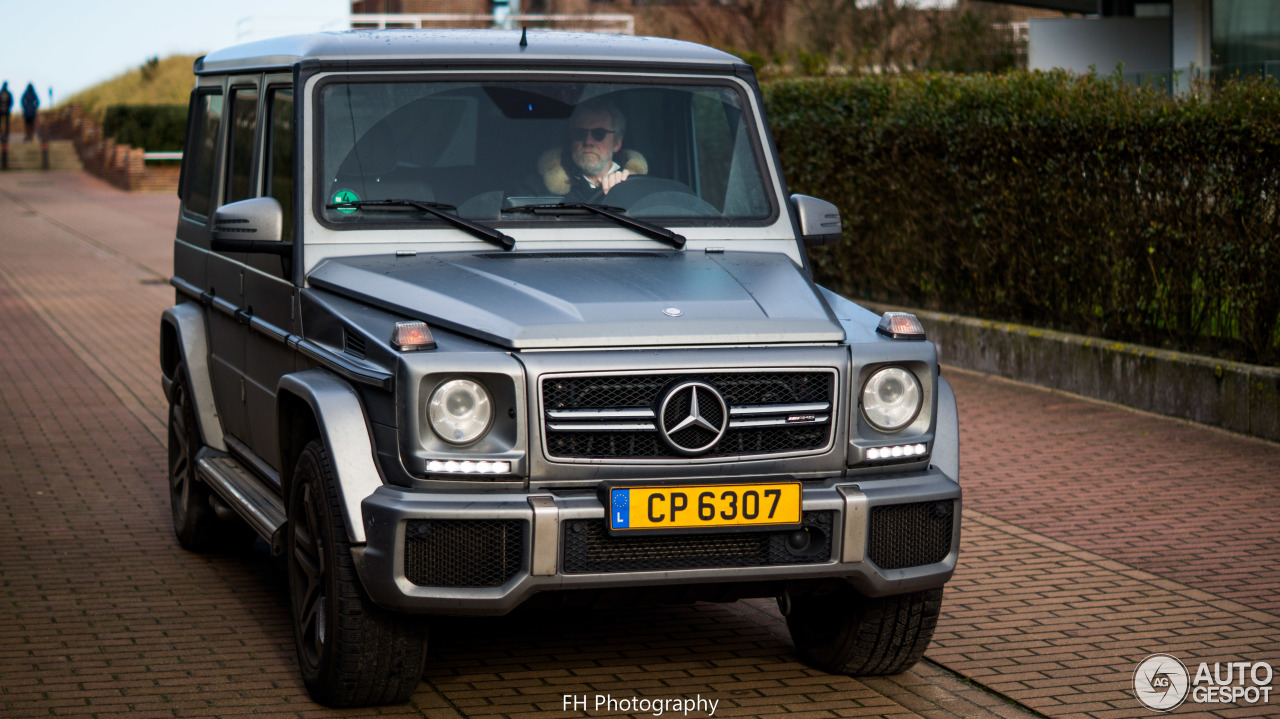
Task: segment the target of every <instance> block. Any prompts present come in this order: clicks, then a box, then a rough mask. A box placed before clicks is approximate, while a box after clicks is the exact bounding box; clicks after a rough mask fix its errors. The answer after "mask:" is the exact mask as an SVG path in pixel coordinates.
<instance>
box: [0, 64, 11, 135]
mask: <svg viewBox="0 0 1280 719" xmlns="http://www.w3.org/2000/svg"><path fill="white" fill-rule="evenodd" d="M12 110H13V93H11V92H9V81H8V80H5V81H4V84H3V85H0V143H3V144H5V145H7V144H9V112H10V111H12Z"/></svg>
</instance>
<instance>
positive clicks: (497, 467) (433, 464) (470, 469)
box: [427, 459, 511, 474]
mask: <svg viewBox="0 0 1280 719" xmlns="http://www.w3.org/2000/svg"><path fill="white" fill-rule="evenodd" d="M427 471H428V472H450V473H455V474H507V473H509V472H510V471H511V463H510V462H491V461H489V460H487V459H482V460H480V461H478V462H473V461H472V460H469V459H467V460H463V461H461V462H459V461H457V460H454V459H450V460H447V461H445V460H439V459H433V460H431V461H430V462H427Z"/></svg>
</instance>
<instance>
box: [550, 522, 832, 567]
mask: <svg viewBox="0 0 1280 719" xmlns="http://www.w3.org/2000/svg"><path fill="white" fill-rule="evenodd" d="M831 515H832V513H831V512H805V513H804V515H803V517H802V519H801V521H802V522H803V524H804V526H805V528H806V530H807V532H806V533H807V534H808V537H809V544H808V546H806V547H804V548H801V549H794V550H793V549H791V548H789V547H788V543H787V538H788V536H789V535H790V534H792V533H793V532H794V531H795V530H786V531H782V532H778V531H773V532H743V533H735V534H680V535H673V536H658V537H654V536H638V537H626V536H623V537H614V536H610V535H609V533H608V531H607V530H606V529H605V527H604V520H603V519H590V520H573V521H569V522H566V523H565V525H564V529H563V533H564V572H565V573H566V574H584V573H596V572H637V571H654V570H670V569H710V568H714V567H767V566H773V565H784V564H815V563H819V562H826V561H828V560H830V558H831Z"/></svg>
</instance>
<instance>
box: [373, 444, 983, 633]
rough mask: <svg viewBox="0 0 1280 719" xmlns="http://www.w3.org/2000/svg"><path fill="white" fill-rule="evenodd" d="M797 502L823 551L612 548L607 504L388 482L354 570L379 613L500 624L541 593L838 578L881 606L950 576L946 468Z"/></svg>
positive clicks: (624, 543)
mask: <svg viewBox="0 0 1280 719" xmlns="http://www.w3.org/2000/svg"><path fill="white" fill-rule="evenodd" d="M802 502H803V510H804V514H805V524H806V526H809V525H812V532H811V536H814V537H817V538H818V539H820V540H822V541H816V542H815V543H814V544H813V546H810V547H807V548H805V550H804V551H802V552H795V551H793V550H791V549H788V548H787V547H786V546H785V539H786V538H785V534H786V533H785V532H784V533H777V532H774V533H755V534H752V535H750V536H748V535H735V534H721V535H686V536H677V537H662V538H661V540H653V541H636V538H630V537H628V538H621V539H614V538H610V537H608V536H607V534H605V533H604V532H603V531H601V528H602V527H603V525H604V522H605V509H604V507H603V505H601V503H600V501H599V499H597V497H596V495H595V494H594V493H588V492H582V491H578V492H564V493H560V492H536V493H523V492H521V493H502V494H474V493H465V494H464V493H453V494H442V493H437V492H424V491H415V490H411V489H405V488H401V487H394V486H390V485H385V486H382V487H380V488H379V489H378V490H377V491H375V492H374V493H373V494H372V495H370V496H369V497H367V498H366V499H365V500H364V501H363V503H362V505H361V506H362V509H363V515H364V525H365V533H366V536H367V538H368V543H367V545H366V546H365V547H363V548H361V549H359V550H357V553H356V559H357V564H356V566H357V567H358V569H359V572H360V577H361V580H362V581H363V583H364V586H365V588H366V590H367V591H368V592H369V595H370V597H371V598H372V599H373V600H374V601H375V602H376V603H378V604H379V605H381V606H384V607H387V608H389V609H394V610H398V611H405V612H421V613H432V614H459V615H461V614H466V615H498V614H505V613H507V612H509V611H511V610H512V609H514V608H515V607H517V606H518V605H520V604H521V603H522V602H524V601H525V600H526V599H528V598H529V597H531V596H532V595H534V594H535V593H538V592H549V591H559V590H572V589H606V588H625V587H644V586H661V585H689V584H700V583H713V582H715V583H720V582H723V583H755V582H785V581H790V580H805V579H821V578H836V577H839V578H845V579H846V580H848V581H849V582H851V583H852V584H853V585H854V586H855V587H856V588H857V589H858V590H859V591H861V592H863V593H864V594H867V595H869V596H885V595H891V594H900V593H903V592H910V591H915V590H919V589H928V588H932V587H937V586H941V585H942V584H943V583H945V582H946V581H947V580H948V579H949V578H950V577H951V574H952V573H953V572H954V571H955V567H956V557H957V553H958V550H959V546H960V485H959V484H957V483H956V482H955V481H954V480H953V479H951V478H950V477H948V476H946V475H945V474H944V473H943V472H942V471H940V470H938V469H937V468H932V467H931V468H929V469H928V470H925V471H921V472H918V473H915V474H909V475H899V476H894V477H887V478H875V479H861V478H859V479H856V480H854V479H843V480H831V481H828V482H826V483H823V484H807V485H806V486H805V489H804V494H803V500H802ZM570 535H572V536H570ZM766 535H767V536H766ZM824 535H827V536H825V537H824ZM708 537H711V538H710V539H708ZM717 538H723V539H717Z"/></svg>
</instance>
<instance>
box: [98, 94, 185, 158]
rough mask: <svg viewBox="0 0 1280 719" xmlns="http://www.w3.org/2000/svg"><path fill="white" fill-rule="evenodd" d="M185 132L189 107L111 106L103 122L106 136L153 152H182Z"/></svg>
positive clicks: (103, 130)
mask: <svg viewBox="0 0 1280 719" xmlns="http://www.w3.org/2000/svg"><path fill="white" fill-rule="evenodd" d="M186 131H187V107H186V105H112V106H111V107H108V108H107V111H106V114H105V115H104V116H103V118H102V132H103V134H104V135H106V136H107V137H114V138H115V139H116V141H117V142H119V143H122V144H125V145H132V146H134V147H140V148H142V149H144V150H147V151H150V152H175V151H180V150H182V140H183V137H184V136H185V135H186Z"/></svg>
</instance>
